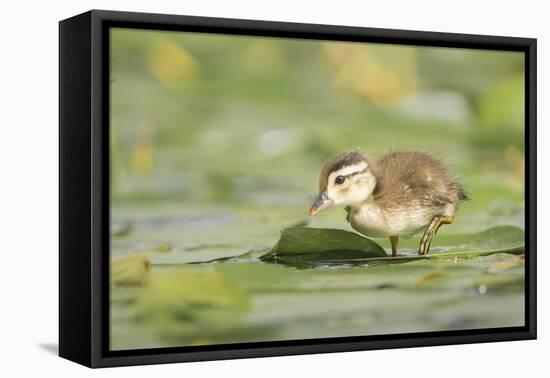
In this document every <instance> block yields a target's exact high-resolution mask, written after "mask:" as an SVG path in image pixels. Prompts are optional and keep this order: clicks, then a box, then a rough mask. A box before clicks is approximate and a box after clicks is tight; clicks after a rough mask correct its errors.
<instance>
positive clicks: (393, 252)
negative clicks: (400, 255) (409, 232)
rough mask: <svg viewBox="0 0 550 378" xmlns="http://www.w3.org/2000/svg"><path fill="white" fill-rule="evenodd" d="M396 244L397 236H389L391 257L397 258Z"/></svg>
mask: <svg viewBox="0 0 550 378" xmlns="http://www.w3.org/2000/svg"><path fill="white" fill-rule="evenodd" d="M397 242H399V236H390V243H391V255H392V256H394V257H395V256H397Z"/></svg>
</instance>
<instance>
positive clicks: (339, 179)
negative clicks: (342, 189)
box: [334, 176, 346, 185]
mask: <svg viewBox="0 0 550 378" xmlns="http://www.w3.org/2000/svg"><path fill="white" fill-rule="evenodd" d="M344 181H346V178H345V177H344V176H337V177H336V179H335V180H334V182H335V183H336V184H338V185H341V184H343V183H344Z"/></svg>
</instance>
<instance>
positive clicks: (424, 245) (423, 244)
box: [418, 215, 455, 255]
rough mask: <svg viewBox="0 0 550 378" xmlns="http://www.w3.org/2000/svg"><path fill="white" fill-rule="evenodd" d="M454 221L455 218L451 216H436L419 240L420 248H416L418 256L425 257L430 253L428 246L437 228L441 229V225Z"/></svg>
mask: <svg viewBox="0 0 550 378" xmlns="http://www.w3.org/2000/svg"><path fill="white" fill-rule="evenodd" d="M454 220H455V217H453V216H444V215H436V216H435V217H434V218H433V219H432V221H431V223H430V225H429V226H428V228H427V229H426V231H425V232H424V236H422V239H421V240H420V247H419V248H418V254H419V255H427V254H428V252H429V251H430V246H431V245H432V239H433V237H434V235H435V234H436V233H437V230H439V227H441V225H442V224H451V223H453V221H454Z"/></svg>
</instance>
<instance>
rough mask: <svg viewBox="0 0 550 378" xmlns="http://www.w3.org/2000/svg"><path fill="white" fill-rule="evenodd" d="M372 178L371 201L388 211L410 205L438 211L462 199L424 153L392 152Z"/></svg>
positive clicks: (438, 165)
mask: <svg viewBox="0 0 550 378" xmlns="http://www.w3.org/2000/svg"><path fill="white" fill-rule="evenodd" d="M375 175H376V177H377V185H376V189H375V192H374V193H373V194H374V196H375V199H377V200H378V201H379V202H382V203H383V204H386V205H387V206H389V207H391V206H396V205H392V204H404V205H406V204H412V203H420V204H421V205H422V206H433V207H441V206H444V205H446V204H448V203H458V201H460V199H461V197H463V196H464V194H463V193H464V192H463V190H462V186H461V185H460V184H459V183H458V182H457V181H456V180H455V179H454V178H453V177H452V176H451V175H450V173H449V171H448V169H447V167H446V166H445V165H444V164H443V162H441V160H439V159H437V158H436V157H434V156H432V155H430V154H427V153H424V152H392V153H390V154H388V155H386V156H384V157H383V158H382V159H380V160H379V161H378V162H377V163H376V167H375Z"/></svg>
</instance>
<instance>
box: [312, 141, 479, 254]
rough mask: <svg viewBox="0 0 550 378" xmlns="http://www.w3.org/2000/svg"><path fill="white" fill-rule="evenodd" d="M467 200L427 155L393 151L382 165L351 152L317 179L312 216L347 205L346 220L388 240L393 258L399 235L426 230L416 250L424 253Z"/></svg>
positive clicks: (445, 171)
mask: <svg viewBox="0 0 550 378" xmlns="http://www.w3.org/2000/svg"><path fill="white" fill-rule="evenodd" d="M467 199H468V196H467V195H466V193H465V192H464V189H463V187H462V185H461V184H460V183H459V182H458V181H457V180H456V179H455V178H453V177H452V176H451V174H450V173H449V170H448V169H447V167H446V166H445V165H444V164H443V163H442V162H441V161H440V160H439V159H437V158H435V157H434V156H432V155H430V154H428V153H424V152H391V153H389V154H387V155H385V156H384V157H382V158H381V159H380V160H378V161H370V160H369V159H368V158H367V156H365V155H364V154H362V153H360V152H358V151H350V152H346V153H344V154H341V155H339V156H337V157H335V158H334V159H331V160H329V161H327V162H326V163H325V164H324V166H323V168H322V169H321V175H320V177H319V195H318V197H317V199H316V200H315V202H314V203H313V205H312V206H311V208H310V209H309V215H310V216H314V215H316V214H318V213H319V212H320V211H322V210H325V209H327V208H329V207H332V206H334V205H345V206H346V207H345V209H346V211H347V217H346V220H347V221H348V222H349V223H350V225H351V227H353V228H354V229H355V230H356V231H358V232H359V233H361V234H363V235H365V236H369V237H374V238H380V237H389V239H390V244H391V248H392V256H396V255H397V244H398V241H399V237H404V238H410V237H411V236H413V235H415V234H417V233H419V232H420V231H422V230H424V235H423V237H422V239H421V241H420V246H419V248H418V253H419V255H426V254H427V253H428V252H429V250H430V246H431V243H432V238H433V237H434V235H435V234H436V232H437V230H438V229H439V227H441V225H443V224H451V223H453V221H454V219H455V214H456V212H457V210H458V206H459V204H460V203H461V202H462V201H465V200H467Z"/></svg>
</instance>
